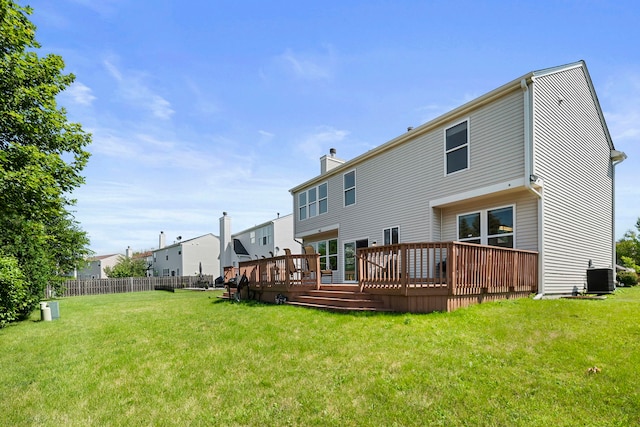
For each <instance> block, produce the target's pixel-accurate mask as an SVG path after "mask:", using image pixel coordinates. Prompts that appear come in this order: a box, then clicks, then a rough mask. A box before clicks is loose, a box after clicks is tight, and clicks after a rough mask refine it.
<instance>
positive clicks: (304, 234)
mask: <svg viewBox="0 0 640 427" xmlns="http://www.w3.org/2000/svg"><path fill="white" fill-rule="evenodd" d="M339 228H340V224H331V225H325V226H324V227H320V228H317V229H314V230H309V231H302V232H300V233H296V235H295V237H296V238H300V237H308V236H313V235H314V234H320V233H326V232H327V231H333V230H338V229H339Z"/></svg>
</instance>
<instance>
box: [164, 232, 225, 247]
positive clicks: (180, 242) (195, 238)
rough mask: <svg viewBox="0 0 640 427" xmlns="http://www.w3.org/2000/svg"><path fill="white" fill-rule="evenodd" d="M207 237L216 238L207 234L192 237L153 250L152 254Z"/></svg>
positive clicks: (211, 234)
mask: <svg viewBox="0 0 640 427" xmlns="http://www.w3.org/2000/svg"><path fill="white" fill-rule="evenodd" d="M207 236H213V237H217V236H216V235H214V234H213V233H207V234H203V235H202V236H198V237H193V238H191V239H187V240H180V241H179V242H176V243H172V244H170V245H166V246H164V247H162V248H158V249H154V250H153V251H152V252H157V251H160V250H164V249H169V248H174V247H176V246H181V245H184V244H185V243H188V242H192V241H194V240H198V239H202V238H203V237H207Z"/></svg>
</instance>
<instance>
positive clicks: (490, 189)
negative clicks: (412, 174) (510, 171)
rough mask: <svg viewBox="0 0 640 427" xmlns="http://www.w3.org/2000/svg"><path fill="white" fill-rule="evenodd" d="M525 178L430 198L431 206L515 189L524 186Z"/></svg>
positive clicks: (441, 205) (444, 204)
mask: <svg viewBox="0 0 640 427" xmlns="http://www.w3.org/2000/svg"><path fill="white" fill-rule="evenodd" d="M524 185H525V182H524V178H516V179H512V180H511V181H505V182H500V183H498V184H493V185H488V186H486V187H481V188H476V189H474V190H469V191H465V192H463V193H458V194H453V195H451V196H446V197H441V198H439V199H433V200H429V207H430V208H437V207H443V206H446V205H450V204H452V203H457V202H461V201H464V200H467V199H473V198H475V197H482V196H487V195H489V194H493V193H499V192H501V191H506V190H513V189H516V188H520V187H524Z"/></svg>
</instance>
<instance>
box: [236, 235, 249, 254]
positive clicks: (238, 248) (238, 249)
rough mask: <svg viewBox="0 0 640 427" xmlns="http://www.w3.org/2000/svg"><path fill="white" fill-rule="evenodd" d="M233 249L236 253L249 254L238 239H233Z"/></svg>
mask: <svg viewBox="0 0 640 427" xmlns="http://www.w3.org/2000/svg"><path fill="white" fill-rule="evenodd" d="M233 251H234V252H235V253H236V254H237V255H249V252H248V251H247V249H246V248H245V247H244V245H243V244H242V242H241V241H240V240H238V239H233Z"/></svg>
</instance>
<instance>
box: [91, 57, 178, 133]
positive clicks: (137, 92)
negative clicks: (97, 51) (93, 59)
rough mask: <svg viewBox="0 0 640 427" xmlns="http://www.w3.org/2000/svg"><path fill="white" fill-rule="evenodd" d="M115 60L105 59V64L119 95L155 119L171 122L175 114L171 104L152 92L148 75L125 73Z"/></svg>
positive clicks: (136, 72)
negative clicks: (146, 111) (148, 83)
mask: <svg viewBox="0 0 640 427" xmlns="http://www.w3.org/2000/svg"><path fill="white" fill-rule="evenodd" d="M114 62H115V59H114V58H109V59H105V60H104V61H103V64H104V66H105V68H106V69H107V71H108V72H109V74H110V75H111V77H113V78H114V79H115V80H116V81H117V82H118V93H119V94H120V95H121V96H122V98H123V99H124V100H125V101H127V102H128V103H129V104H131V105H134V106H135V107H137V108H140V109H144V110H148V111H149V112H150V113H151V114H152V115H153V116H154V117H157V118H159V119H162V120H169V119H170V118H171V116H172V115H173V114H174V113H175V110H174V109H173V108H171V103H170V102H169V101H167V100H166V99H165V98H163V97H162V96H160V95H158V94H156V93H155V92H154V91H153V90H151V89H150V88H149V87H148V85H147V83H146V80H147V78H148V77H147V75H146V74H145V73H142V72H139V71H127V72H125V73H123V72H122V71H121V70H120V68H118V67H117V66H116V65H115V64H114Z"/></svg>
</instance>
